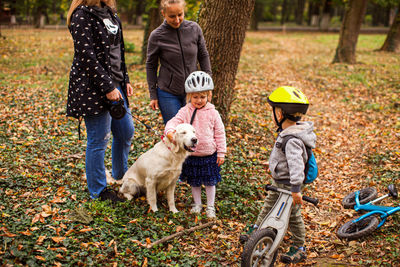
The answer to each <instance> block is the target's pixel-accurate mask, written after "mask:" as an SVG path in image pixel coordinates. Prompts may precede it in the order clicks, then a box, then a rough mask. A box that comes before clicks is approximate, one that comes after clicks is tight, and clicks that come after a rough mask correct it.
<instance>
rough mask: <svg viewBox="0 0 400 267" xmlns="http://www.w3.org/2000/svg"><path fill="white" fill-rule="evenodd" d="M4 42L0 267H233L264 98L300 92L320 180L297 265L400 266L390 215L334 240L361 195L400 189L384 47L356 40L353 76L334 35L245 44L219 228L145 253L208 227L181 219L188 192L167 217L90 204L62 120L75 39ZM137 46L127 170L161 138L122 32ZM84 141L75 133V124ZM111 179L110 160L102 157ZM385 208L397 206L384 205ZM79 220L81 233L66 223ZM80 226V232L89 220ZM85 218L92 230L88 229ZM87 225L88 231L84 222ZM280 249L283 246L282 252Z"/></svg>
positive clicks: (141, 206) (264, 126)
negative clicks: (348, 238) (280, 91)
mask: <svg viewBox="0 0 400 267" xmlns="http://www.w3.org/2000/svg"><path fill="white" fill-rule="evenodd" d="M2 35H3V36H5V39H1V40H0V56H1V57H0V89H1V90H0V94H1V98H0V212H1V215H0V258H1V259H2V264H11V265H17V266H18V265H29V266H37V265H39V266H40V265H56V266H61V265H65V266H69V265H71V266H76V265H78V266H90V265H97V266H101V265H114V266H118V265H119V266H123V265H128V266H129V265H132V266H137V265H139V266H171V265H172V266H175V265H180V266H220V265H228V266H237V265H239V264H240V254H241V250H242V248H241V246H240V244H239V243H238V236H239V234H240V233H241V232H242V230H243V228H244V227H245V226H246V225H248V224H250V223H254V221H255V218H256V216H257V213H258V211H259V209H260V207H261V205H262V202H263V198H264V196H265V192H264V191H263V185H264V184H265V183H267V182H268V181H269V179H270V178H269V176H268V173H267V171H266V167H267V162H268V155H269V152H270V150H271V146H272V144H273V142H274V138H275V137H274V136H275V127H274V126H273V123H272V121H271V115H270V113H271V111H270V109H269V106H268V104H267V101H266V99H267V96H268V94H269V93H270V92H271V91H272V90H273V89H274V88H276V87H278V86H281V85H293V86H297V87H299V88H301V89H302V90H303V91H304V92H305V93H306V94H307V96H308V97H309V99H310V102H311V103H312V105H311V107H310V109H309V113H308V116H307V117H306V118H305V119H307V120H312V121H314V122H315V126H316V133H317V136H318V148H317V149H316V156H317V159H318V162H319V168H320V176H319V179H318V180H317V181H316V182H315V183H314V184H312V185H311V186H308V187H307V189H306V194H308V195H310V196H313V197H317V198H318V199H319V200H320V205H319V206H318V208H315V207H313V206H311V205H305V206H304V209H303V214H304V218H305V222H306V227H307V244H306V245H307V248H308V259H307V261H306V263H305V264H306V265H321V264H343V265H355V266H356V265H357V266H358V265H387V266H391V265H392V266H393V265H398V264H400V261H399V258H400V249H399V246H398V242H399V238H400V230H399V227H398V225H399V223H400V219H399V215H398V214H397V215H394V216H393V217H391V218H390V219H389V220H388V222H387V223H386V224H385V225H384V226H383V227H382V228H381V229H379V230H378V231H376V232H375V233H374V234H372V235H371V236H369V237H367V238H363V239H361V240H358V241H352V242H344V241H340V240H339V239H338V238H337V237H336V235H335V232H336V230H337V228H338V227H339V226H340V225H342V224H343V222H344V221H346V220H349V219H350V218H352V217H354V216H356V213H355V212H354V211H351V210H344V209H343V208H342V207H341V200H342V198H343V197H344V196H345V195H346V194H347V193H349V192H351V191H354V190H356V189H359V188H363V187H367V186H374V187H376V188H377V189H378V191H380V192H382V193H383V192H384V190H385V188H386V186H387V185H388V184H390V183H395V184H397V186H398V187H400V184H399V182H398V178H399V177H400V160H399V159H400V116H399V114H400V76H399V72H400V56H399V54H390V53H383V52H375V51H374V50H375V49H377V48H379V47H380V46H381V44H382V43H383V41H384V36H383V35H361V36H360V38H359V43H358V50H357V59H358V61H359V64H356V65H352V66H348V65H344V64H335V65H332V64H330V62H331V60H332V58H333V54H334V49H335V48H336V45H337V40H338V35H337V34H316V33H314V34H311V33H307V34H302V33H291V34H282V33H268V32H259V33H251V32H250V33H248V34H247V38H246V42H245V44H244V47H243V52H242V57H241V61H240V66H239V71H238V75H237V86H236V92H237V94H236V100H235V103H234V105H233V107H232V111H231V116H230V123H229V125H227V127H226V128H227V138H228V143H229V155H228V158H227V161H226V163H225V164H224V165H223V171H222V174H223V177H224V178H223V181H222V182H221V183H220V184H219V185H218V188H217V214H218V218H219V220H218V221H217V222H216V224H215V225H214V226H212V227H208V228H205V229H202V230H199V231H195V232H194V233H191V234H188V235H184V236H182V237H180V238H176V239H174V240H172V241H169V242H167V243H164V244H161V245H158V246H156V247H154V248H151V249H148V248H147V247H146V245H147V244H149V243H151V242H154V241H156V240H158V239H160V238H162V237H164V236H168V235H171V234H174V233H176V232H178V231H182V230H183V229H186V228H190V227H193V226H196V225H199V224H201V223H205V222H207V219H206V217H205V215H204V214H202V215H201V216H198V217H195V216H194V215H191V214H190V213H189V209H190V204H191V203H192V200H191V197H190V190H189V187H188V186H187V185H186V184H179V185H178V186H177V190H176V199H177V207H178V209H179V210H180V211H181V212H179V213H178V214H176V215H172V214H170V213H169V212H168V211H167V205H166V200H165V196H164V195H160V196H159V200H160V207H161V208H160V211H159V212H158V213H156V214H154V213H151V212H149V208H148V205H147V203H146V200H145V199H144V198H139V199H136V200H133V201H131V202H125V203H122V204H119V205H114V206H113V205H110V204H109V203H102V202H98V201H91V200H89V199H88V192H87V189H86V182H85V180H84V178H83V175H84V152H85V141H86V137H85V134H84V131H83V139H82V140H78V132H77V126H78V124H77V121H75V120H71V119H67V118H66V117H65V103H66V91H67V84H68V72H69V67H70V64H71V62H72V51H73V49H72V40H71V38H70V35H69V33H68V32H67V31H65V30H60V31H50V30H48V31H38V30H35V31H33V30H29V31H28V30H2ZM125 39H126V41H127V42H130V43H133V44H135V45H136V49H135V51H136V52H134V53H129V54H128V55H127V63H128V65H129V74H130V77H131V81H132V84H133V86H134V88H135V89H136V94H135V95H134V96H133V97H131V98H130V101H131V108H132V110H133V111H134V114H135V116H136V117H138V118H140V119H141V120H142V121H144V122H146V123H149V124H150V125H151V126H152V127H153V129H154V131H155V132H149V131H147V130H146V129H145V127H144V126H143V125H142V124H140V123H139V122H136V133H135V138H134V140H133V143H132V152H131V154H130V159H129V162H130V164H132V163H133V162H134V161H135V159H136V158H137V157H138V156H139V155H140V154H141V153H143V152H144V151H146V150H148V149H149V148H150V147H151V146H152V145H153V144H154V143H155V142H158V141H159V138H160V134H161V131H162V129H163V126H162V122H161V118H160V116H159V114H157V113H155V112H153V111H151V110H150V109H149V108H148V102H149V100H148V93H147V89H146V80H145V69H144V66H143V65H139V64H138V62H139V59H140V57H139V53H138V51H139V50H140V49H139V48H140V46H141V40H142V31H136V30H129V31H126V32H125ZM82 127H83V129H84V125H82ZM106 164H107V167H108V168H110V167H111V166H110V153H109V151H108V152H107V160H106ZM384 203H385V204H387V205H399V201H398V200H390V199H389V200H387V201H385V202H384ZM83 209H84V210H85V212H87V216H86V218H85V219H86V220H84V219H81V220H79V219H78V218H77V217H76V216H73V214H74V213H75V212H76V211H79V210H83ZM87 219H89V220H87ZM90 219H92V220H90ZM89 221H90V222H89ZM289 241H290V240H289V235H288V238H286V239H285V242H284V243H285V244H284V245H283V247H286V246H287V245H288V243H289Z"/></svg>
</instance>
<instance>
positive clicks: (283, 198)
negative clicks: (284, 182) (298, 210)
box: [259, 188, 293, 260]
mask: <svg viewBox="0 0 400 267" xmlns="http://www.w3.org/2000/svg"><path fill="white" fill-rule="evenodd" d="M277 191H278V192H279V197H278V199H277V200H276V202H275V205H274V206H273V207H272V209H271V210H270V211H269V213H268V214H267V216H265V218H264V220H263V221H262V222H261V224H260V227H259V229H264V228H270V229H273V230H275V232H276V237H275V239H274V242H273V244H272V245H271V247H270V248H265V249H264V250H263V251H262V252H261V253H260V254H261V255H263V254H264V253H265V252H266V250H267V249H268V250H269V251H268V252H267V254H265V257H266V259H267V260H270V259H272V257H273V255H274V253H275V251H276V250H277V249H278V248H279V245H280V243H281V242H282V240H283V237H284V236H285V234H286V231H287V228H288V225H289V217H290V212H291V211H292V204H293V198H292V192H290V191H288V190H284V189H281V188H277Z"/></svg>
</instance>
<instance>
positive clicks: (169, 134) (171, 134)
mask: <svg viewBox="0 0 400 267" xmlns="http://www.w3.org/2000/svg"><path fill="white" fill-rule="evenodd" d="M174 133H175V130H174V131H170V132H168V133H167V138H168V140H169V141H170V142H171V143H173V144H174V145H176V143H175V140H174Z"/></svg>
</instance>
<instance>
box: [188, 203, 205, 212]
mask: <svg viewBox="0 0 400 267" xmlns="http://www.w3.org/2000/svg"><path fill="white" fill-rule="evenodd" d="M202 206H203V205H201V204H193V207H192V209H191V210H190V213H200V212H201V208H202Z"/></svg>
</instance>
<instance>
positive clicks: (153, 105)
mask: <svg viewBox="0 0 400 267" xmlns="http://www.w3.org/2000/svg"><path fill="white" fill-rule="evenodd" d="M150 107H151V108H152V109H153V110H156V109H158V100H157V99H152V100H151V101H150Z"/></svg>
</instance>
